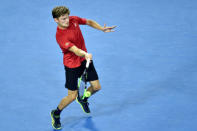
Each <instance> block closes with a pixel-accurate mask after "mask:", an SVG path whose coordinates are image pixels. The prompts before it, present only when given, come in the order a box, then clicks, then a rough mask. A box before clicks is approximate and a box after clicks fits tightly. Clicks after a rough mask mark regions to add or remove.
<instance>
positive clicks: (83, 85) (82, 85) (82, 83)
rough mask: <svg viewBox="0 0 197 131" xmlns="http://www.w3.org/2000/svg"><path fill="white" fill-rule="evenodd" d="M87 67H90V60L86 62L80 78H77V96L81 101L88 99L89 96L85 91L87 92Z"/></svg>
mask: <svg viewBox="0 0 197 131" xmlns="http://www.w3.org/2000/svg"><path fill="white" fill-rule="evenodd" d="M89 65H90V59H88V60H87V62H86V68H85V70H84V72H83V74H82V75H81V77H79V79H78V96H79V97H80V98H81V99H84V98H85V97H89V95H90V94H88V93H87V92H86V90H87V77H88V74H87V69H88V67H89Z"/></svg>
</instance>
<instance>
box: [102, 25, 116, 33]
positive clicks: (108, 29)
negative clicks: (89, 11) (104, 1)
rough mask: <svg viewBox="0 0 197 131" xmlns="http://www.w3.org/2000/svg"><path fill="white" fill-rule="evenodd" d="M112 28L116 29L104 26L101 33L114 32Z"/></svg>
mask: <svg viewBox="0 0 197 131" xmlns="http://www.w3.org/2000/svg"><path fill="white" fill-rule="evenodd" d="M114 28H116V26H111V27H106V24H104V27H103V32H114V31H115V30H113V29H114Z"/></svg>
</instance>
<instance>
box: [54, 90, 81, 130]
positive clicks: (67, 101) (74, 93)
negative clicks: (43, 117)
mask: <svg viewBox="0 0 197 131" xmlns="http://www.w3.org/2000/svg"><path fill="white" fill-rule="evenodd" d="M76 97H77V90H75V91H72V90H68V95H67V96H66V97H64V98H63V99H62V100H61V102H60V104H59V105H58V107H57V109H55V110H52V111H51V118H52V126H53V128H54V129H61V122H60V113H61V111H62V110H63V109H64V108H65V107H67V106H68V105H69V104H70V103H71V102H73V101H74V100H75V99H76Z"/></svg>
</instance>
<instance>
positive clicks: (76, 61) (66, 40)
mask: <svg viewBox="0 0 197 131" xmlns="http://www.w3.org/2000/svg"><path fill="white" fill-rule="evenodd" d="M85 24H86V19H83V18H80V17H77V16H69V27H68V28H66V29H60V28H58V27H57V32H56V40H57V43H58V44H59V46H60V48H61V50H62V52H63V55H64V57H63V63H64V65H65V66H66V67H68V68H76V67H79V66H80V65H81V62H82V61H83V60H85V58H82V57H79V56H77V55H75V54H74V53H73V52H71V51H69V50H68V49H69V48H70V47H72V46H74V45H75V46H76V47H77V48H79V49H81V50H83V51H85V52H87V49H86V47H85V42H84V39H83V36H82V33H81V30H80V27H79V25H85Z"/></svg>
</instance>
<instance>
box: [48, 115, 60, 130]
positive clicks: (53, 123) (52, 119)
mask: <svg viewBox="0 0 197 131" xmlns="http://www.w3.org/2000/svg"><path fill="white" fill-rule="evenodd" d="M50 115H51V119H52V127H53V128H54V129H55V130H60V129H62V128H61V127H59V128H55V127H54V126H53V124H54V123H55V121H54V119H53V114H52V113H51V112H50Z"/></svg>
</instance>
